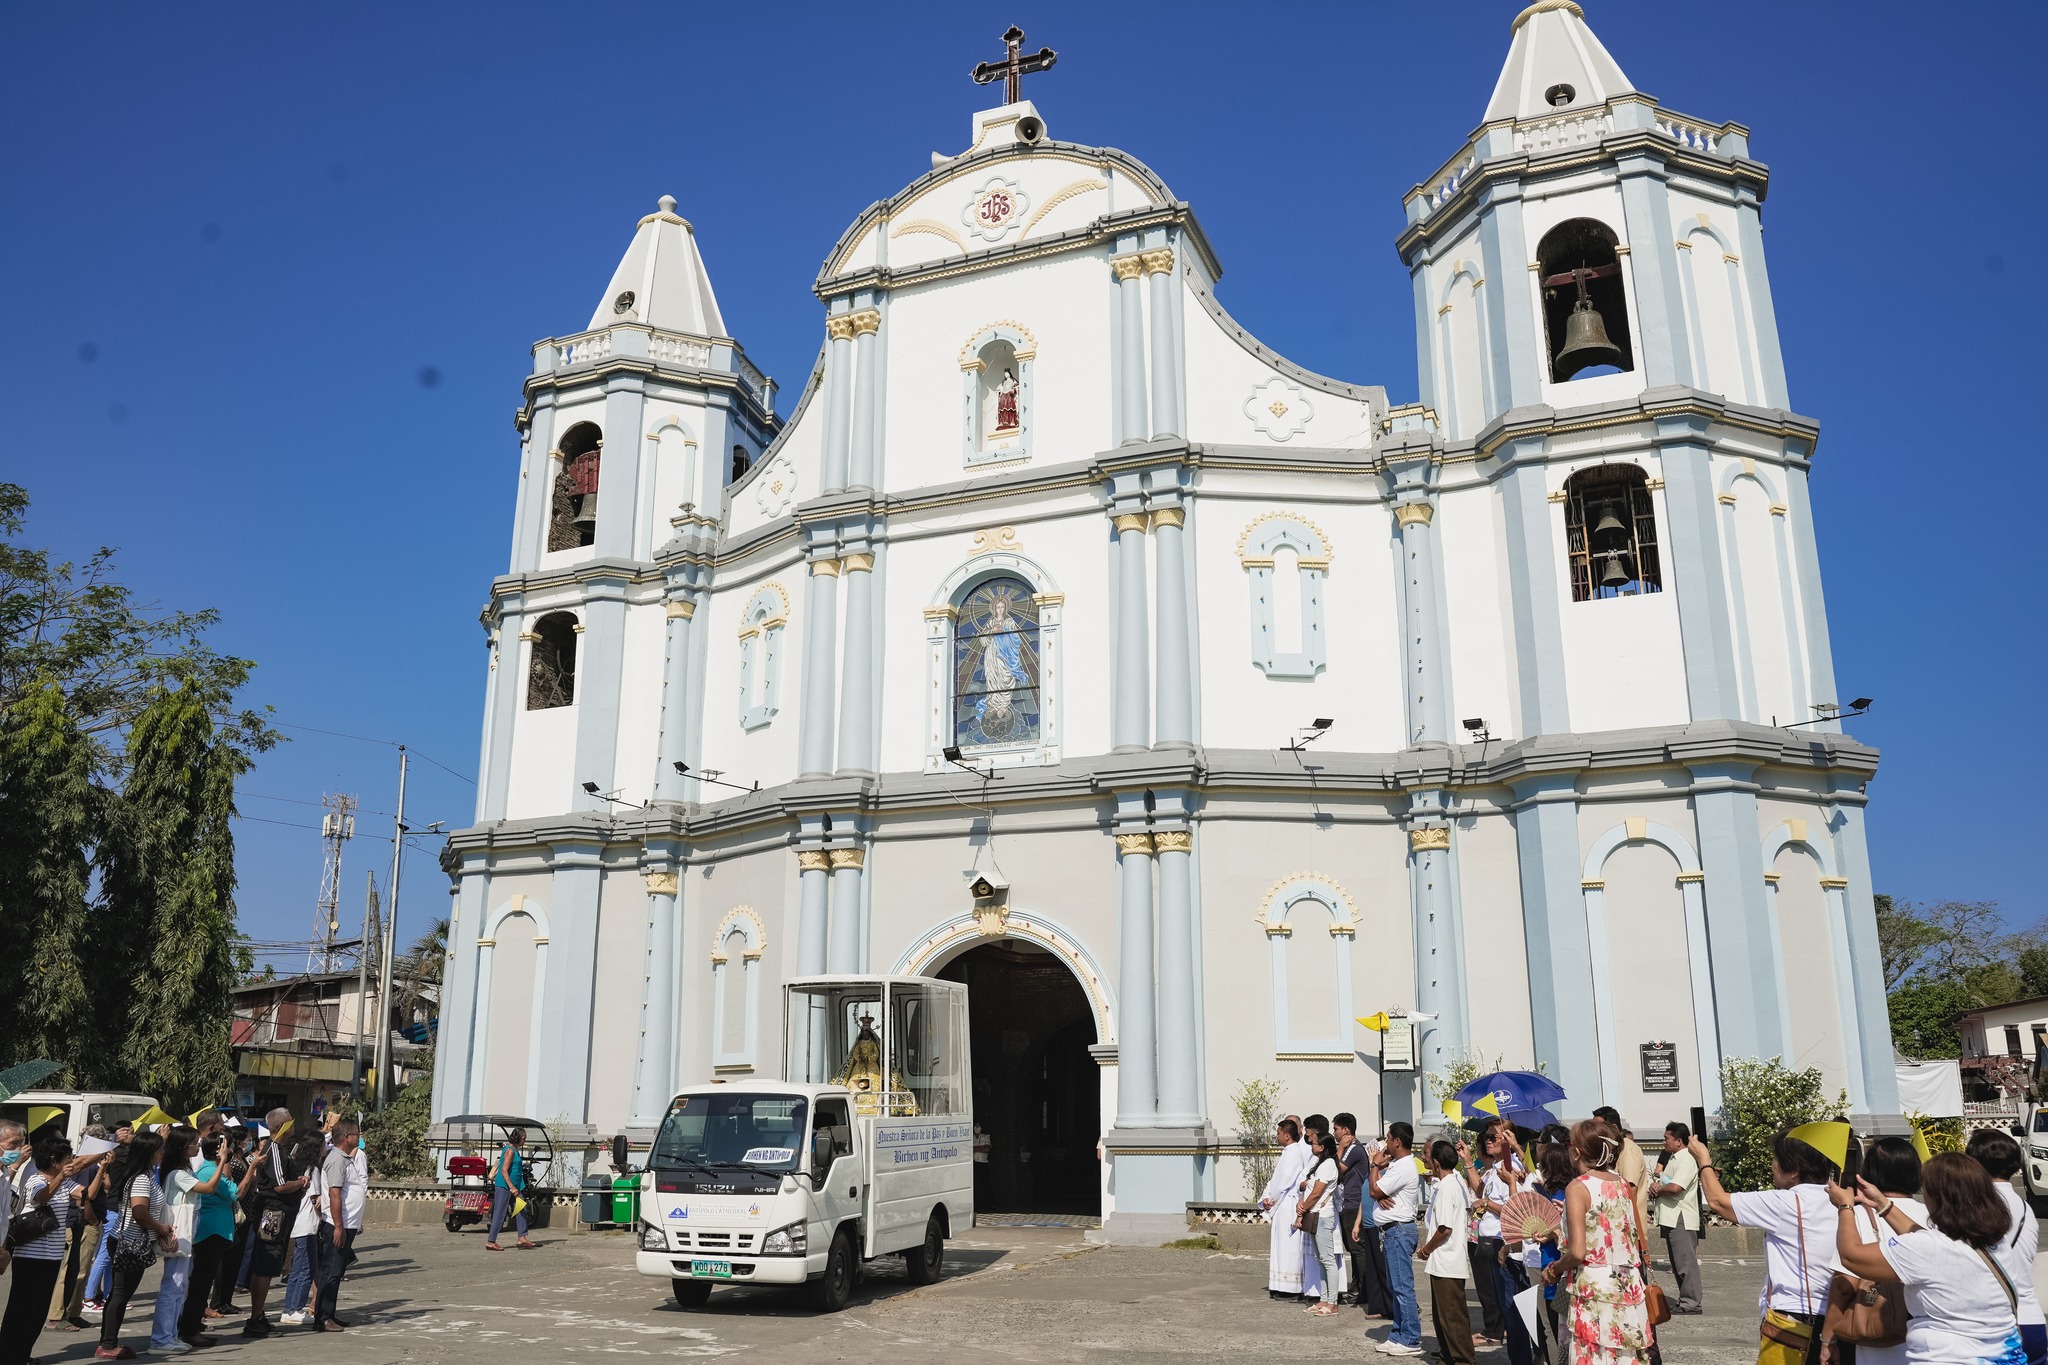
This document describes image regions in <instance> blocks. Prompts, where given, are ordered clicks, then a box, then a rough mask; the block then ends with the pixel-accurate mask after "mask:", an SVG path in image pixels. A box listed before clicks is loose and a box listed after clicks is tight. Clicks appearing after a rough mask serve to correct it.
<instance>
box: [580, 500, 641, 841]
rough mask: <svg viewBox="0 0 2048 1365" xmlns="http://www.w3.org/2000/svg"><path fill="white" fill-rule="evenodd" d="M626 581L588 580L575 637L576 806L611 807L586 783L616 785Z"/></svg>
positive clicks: (606, 785) (602, 787) (624, 654)
mask: <svg viewBox="0 0 2048 1365" xmlns="http://www.w3.org/2000/svg"><path fill="white" fill-rule="evenodd" d="M600 477H602V476H600ZM626 583H627V580H626V578H625V576H624V575H623V574H621V575H620V576H618V577H606V578H593V579H590V580H587V581H586V582H585V583H584V584H583V610H582V613H581V616H582V620H581V621H580V622H579V623H578V625H577V641H576V759H575V770H574V771H573V772H571V773H570V774H569V791H568V792H566V793H564V795H566V796H568V797H569V798H570V800H571V801H572V802H574V803H575V804H574V806H573V807H572V808H573V809H580V810H586V811H587V810H606V809H609V807H607V806H606V805H605V803H604V802H602V801H599V800H598V799H597V798H595V797H592V796H589V795H587V794H586V793H585V792H584V791H583V790H582V784H583V783H585V782H595V783H597V785H598V786H599V788H601V789H603V790H605V791H610V790H611V789H612V788H613V787H614V786H616V785H617V776H618V773H617V762H618V752H619V697H620V694H621V692H622V690H623V683H624V681H625V668H626Z"/></svg>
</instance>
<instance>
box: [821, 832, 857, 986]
mask: <svg viewBox="0 0 2048 1365" xmlns="http://www.w3.org/2000/svg"><path fill="white" fill-rule="evenodd" d="M854 837H855V838H858V837H859V835H857V834H856V835H855V836H854ZM827 862H828V863H829V864H830V865H831V869H832V918H831V929H830V932H829V934H828V942H827V949H826V953H825V970H826V971H828V972H834V973H848V972H857V971H859V970H860V969H861V960H860V959H861V953H860V893H861V885H860V884H861V878H862V876H863V875H865V874H864V871H863V869H864V868H865V867H866V864H867V856H866V855H865V854H864V853H863V852H862V851H861V850H860V849H859V848H858V847H853V848H835V849H833V850H831V852H830V854H829V855H828V857H827Z"/></svg>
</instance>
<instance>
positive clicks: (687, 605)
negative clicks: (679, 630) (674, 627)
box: [668, 597, 697, 621]
mask: <svg viewBox="0 0 2048 1365" xmlns="http://www.w3.org/2000/svg"><path fill="white" fill-rule="evenodd" d="M696 614H697V604H696V603H695V602H692V601H691V600H690V599H689V598H687V597H678V598H677V599H676V600H675V601H673V602H671V603H669V604H668V619H669V620H671V621H673V620H675V619H676V618H677V617H678V616H680V617H682V618H683V619H684V620H685V621H687V620H689V619H690V618H691V617H693V616H695V615H696Z"/></svg>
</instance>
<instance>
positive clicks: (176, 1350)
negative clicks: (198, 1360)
mask: <svg viewBox="0 0 2048 1365" xmlns="http://www.w3.org/2000/svg"><path fill="white" fill-rule="evenodd" d="M149 1349H150V1350H151V1351H152V1352H153V1353H155V1354H158V1355H167V1356H183V1355H190V1354H192V1343H191V1342H189V1341H173V1342H170V1343H169V1344H167V1345H163V1346H159V1345H157V1344H156V1343H155V1342H153V1341H152V1342H151V1343H149Z"/></svg>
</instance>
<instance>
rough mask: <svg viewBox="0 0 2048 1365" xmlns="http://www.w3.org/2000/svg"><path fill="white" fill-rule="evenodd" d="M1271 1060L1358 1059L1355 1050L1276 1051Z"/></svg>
mask: <svg viewBox="0 0 2048 1365" xmlns="http://www.w3.org/2000/svg"><path fill="white" fill-rule="evenodd" d="M1273 1060H1274V1061H1276V1062H1355V1061H1357V1060H1358V1054H1357V1053H1355V1052H1276V1053H1274V1054H1273Z"/></svg>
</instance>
